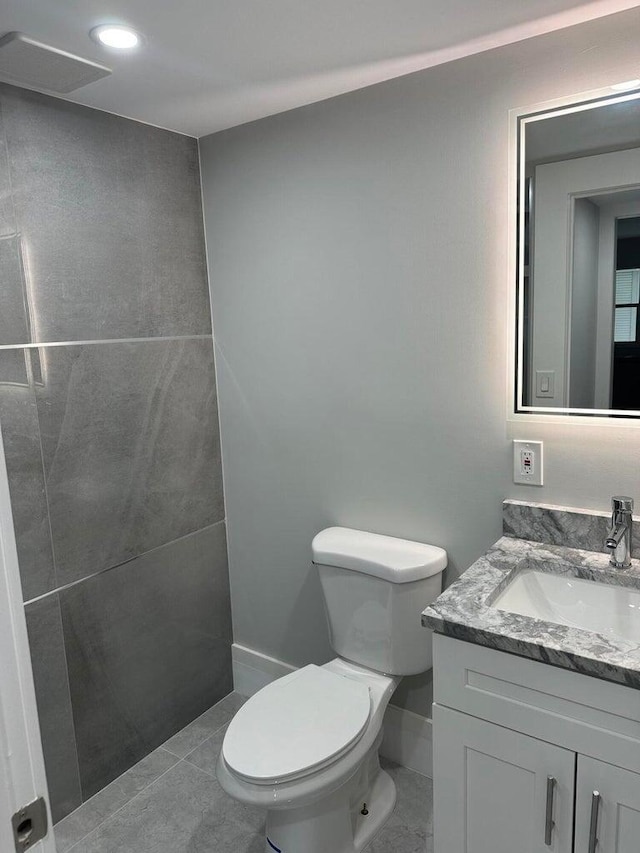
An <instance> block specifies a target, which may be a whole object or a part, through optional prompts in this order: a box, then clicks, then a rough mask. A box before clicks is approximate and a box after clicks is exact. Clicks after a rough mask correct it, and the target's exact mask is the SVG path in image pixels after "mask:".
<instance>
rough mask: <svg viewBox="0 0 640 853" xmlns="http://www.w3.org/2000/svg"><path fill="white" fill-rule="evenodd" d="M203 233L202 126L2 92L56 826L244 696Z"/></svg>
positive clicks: (14, 393)
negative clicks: (234, 661) (191, 129)
mask: <svg viewBox="0 0 640 853" xmlns="http://www.w3.org/2000/svg"><path fill="white" fill-rule="evenodd" d="M203 238H204V233H203V226H202V206H201V196H200V176H199V166H198V150H197V143H196V141H195V140H193V139H190V138H188V137H185V136H181V135H178V134H174V133H168V132H166V131H162V130H158V129H157V128H152V127H148V126H146V125H142V124H138V123H136V122H131V121H127V120H125V119H121V118H117V117H115V116H111V115H108V114H106V113H101V112H98V111H96V110H90V109H86V108H84V107H78V106H76V105H73V104H70V103H67V102H65V101H61V100H56V99H53V98H48V97H44V96H42V95H37V94H34V93H32V92H26V91H24V90H20V89H16V88H13V87H10V86H0V274H1V279H0V286H1V296H2V312H1V319H0V423H1V426H2V432H3V437H4V443H5V450H6V456H7V467H8V472H9V481H10V483H9V484H10V489H11V498H12V509H13V516H14V524H15V528H16V534H17V536H16V538H17V543H18V555H19V561H20V571H21V577H22V587H23V594H24V598H25V602H26V615H27V625H28V629H29V638H30V643H31V653H32V660H33V668H34V676H35V683H36V695H37V699H38V708H39V712H40V727H41V731H42V736H43V747H44V754H45V763H46V768H47V776H48V780H49V789H50V795H51V805H52V810H53V815H54V819H56V820H57V819H59V818H61V817H63V816H64V815H65V814H67V813H68V812H69V811H71V810H72V809H73V808H75V807H76V806H78V805H80V803H81V802H82V801H83V800H86V799H87V798H89V797H91V796H92V795H93V794H95V793H96V791H98V790H99V789H101V788H102V787H103V786H104V785H105V784H106V783H107V782H110V781H111V780H112V779H113V778H115V777H116V776H119V775H120V773H122V772H123V771H124V770H126V769H127V768H128V767H130V766H131V765H132V764H134V763H136V762H137V761H139V760H140V759H141V758H143V756H145V755H146V754H147V753H148V752H150V751H151V750H152V749H154V748H155V747H156V746H158V744H160V743H162V742H163V741H165V740H166V739H167V738H168V737H170V736H171V735H172V734H174V733H175V732H176V731H177V730H179V729H181V728H182V727H183V726H184V725H186V724H187V723H189V722H190V721H191V720H192V719H194V718H195V717H197V716H198V715H199V714H201V713H202V712H203V711H204V710H206V708H208V707H209V706H210V705H212V704H213V703H214V702H216V701H217V700H218V699H220V698H221V697H222V696H224V695H226V694H227V693H228V692H229V690H230V689H231V658H230V645H231V619H230V606H229V583H228V571H227V558H226V539H225V524H224V501H223V494H222V477H221V468H220V442H219V434H218V416H217V400H216V385H215V372H214V364H213V347H212V341H211V325H210V314H209V295H208V288H207V277H206V264H205V254H204V239H203ZM124 339H127V340H124ZM25 344H38V346H33V347H25Z"/></svg>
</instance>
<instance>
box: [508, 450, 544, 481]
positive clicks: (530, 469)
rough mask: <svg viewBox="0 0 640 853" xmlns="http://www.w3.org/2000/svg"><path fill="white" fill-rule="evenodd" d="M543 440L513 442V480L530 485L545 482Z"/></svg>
mask: <svg viewBox="0 0 640 853" xmlns="http://www.w3.org/2000/svg"><path fill="white" fill-rule="evenodd" d="M542 475H543V467H542V442H541V441H514V442H513V482H514V483H524V484H526V485H528V486H541V485H542V483H543V476H542Z"/></svg>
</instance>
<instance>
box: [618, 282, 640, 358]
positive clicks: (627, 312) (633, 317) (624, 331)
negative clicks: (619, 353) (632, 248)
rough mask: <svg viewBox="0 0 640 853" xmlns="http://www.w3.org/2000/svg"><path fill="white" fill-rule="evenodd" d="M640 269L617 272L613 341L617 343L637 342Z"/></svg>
mask: <svg viewBox="0 0 640 853" xmlns="http://www.w3.org/2000/svg"><path fill="white" fill-rule="evenodd" d="M639 302H640V269H637V270H616V311H615V322H614V334H613V339H614V341H615V342H616V343H624V342H630V341H631V342H632V341H635V340H636V328H637V325H636V324H637V320H638V303H639Z"/></svg>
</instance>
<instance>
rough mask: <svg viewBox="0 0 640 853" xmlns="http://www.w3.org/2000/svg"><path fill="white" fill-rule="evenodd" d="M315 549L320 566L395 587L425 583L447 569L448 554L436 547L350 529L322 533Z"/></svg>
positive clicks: (336, 528) (315, 541) (323, 531)
mask: <svg viewBox="0 0 640 853" xmlns="http://www.w3.org/2000/svg"><path fill="white" fill-rule="evenodd" d="M311 549H312V551H313V562H314V563H316V564H319V565H322V566H336V567H338V568H342V569H351V570H352V571H354V572H362V573H364V574H367V575H373V576H374V577H377V578H381V579H382V580H386V581H390V582H391V583H408V582H409V581H417V580H422V579H423V578H428V577H431V575H435V574H438V572H441V571H443V570H444V569H445V567H446V565H447V552H446V551H445V550H443V549H442V548H438V547H437V546H436V545H425V544H423V543H422V542H412V541H410V540H408V539H396V538H395V537H394V536H382V535H380V534H379V533H366V532H365V531H364V530H351V529H350V528H348V527H328V528H327V529H326V530H321V531H320V533H318V534H317V535H316V536H315V537H314V539H313V542H312V543H311Z"/></svg>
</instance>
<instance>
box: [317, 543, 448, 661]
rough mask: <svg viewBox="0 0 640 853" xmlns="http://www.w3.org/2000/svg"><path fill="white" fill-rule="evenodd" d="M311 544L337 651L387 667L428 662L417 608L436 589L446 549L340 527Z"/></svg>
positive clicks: (427, 640) (426, 638)
mask: <svg viewBox="0 0 640 853" xmlns="http://www.w3.org/2000/svg"><path fill="white" fill-rule="evenodd" d="M311 547H312V552H313V562H314V563H315V564H316V566H317V567H318V572H319V574H320V582H321V584H322V591H323V593H324V600H325V606H326V613H327V621H328V623H329V633H330V638H331V645H332V647H333V648H334V650H335V651H336V653H337V654H338V655H339V656H340V657H342V658H346V659H347V660H349V661H353V662H354V663H357V664H360V665H362V666H366V667H368V668H369V669H374V670H377V671H378V672H383V673H385V674H387V675H415V674H416V673H418V672H424V671H425V670H427V669H430V668H431V665H432V650H431V632H430V631H429V630H428V629H426V628H423V627H422V625H421V622H420V616H421V614H422V611H423V610H424V609H425V607H427V605H429V604H431V602H432V601H433V600H434V599H435V598H436V597H437V596H438V595H439V594H440V592H441V591H442V572H443V570H444V568H445V567H446V565H447V553H446V551H444V550H443V549H442V548H437V547H436V546H435V545H424V544H422V543H421V542H410V541H408V540H406V539H396V538H394V537H392V536H381V535H379V534H377V533H365V532H364V531H362V530H351V529H349V528H347V527H329V528H327V529H326V530H322V531H321V532H320V533H318V534H317V536H315V538H314V540H313V543H312V546H311Z"/></svg>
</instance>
